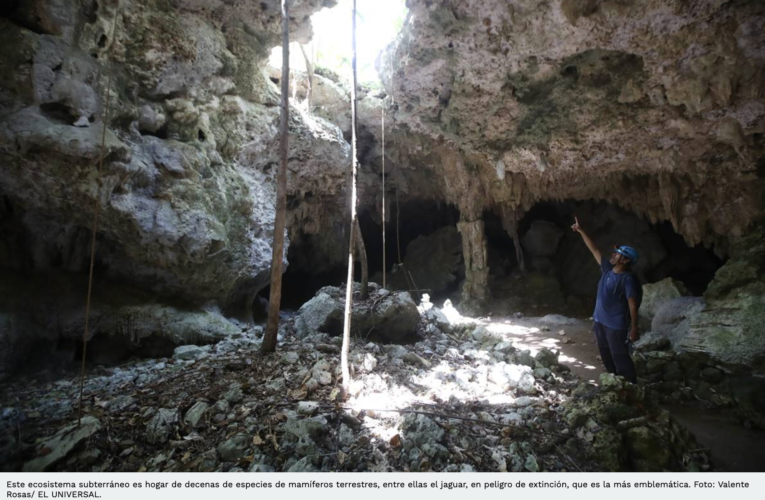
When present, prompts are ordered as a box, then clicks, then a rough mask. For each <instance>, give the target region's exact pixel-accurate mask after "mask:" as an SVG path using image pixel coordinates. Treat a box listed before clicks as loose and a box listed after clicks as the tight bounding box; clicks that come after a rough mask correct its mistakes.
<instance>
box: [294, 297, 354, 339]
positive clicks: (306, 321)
mask: <svg viewBox="0 0 765 500" xmlns="http://www.w3.org/2000/svg"><path fill="white" fill-rule="evenodd" d="M333 295H335V296H336V294H333ZM344 310H345V309H344V306H343V303H341V302H340V301H338V300H337V298H335V297H333V296H330V295H329V294H327V293H325V292H322V291H319V292H318V293H317V294H316V296H314V298H312V299H311V300H309V301H308V302H306V303H305V304H303V305H302V306H301V307H300V310H299V311H298V319H297V328H298V330H297V331H298V336H301V337H305V336H308V335H312V334H314V333H316V332H323V333H329V334H330V335H339V334H341V333H342V328H343V313H344Z"/></svg>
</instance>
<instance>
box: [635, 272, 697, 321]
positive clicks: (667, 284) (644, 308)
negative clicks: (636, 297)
mask: <svg viewBox="0 0 765 500" xmlns="http://www.w3.org/2000/svg"><path fill="white" fill-rule="evenodd" d="M686 295H688V291H687V290H686V289H685V286H683V284H682V283H680V282H679V281H676V280H674V279H672V278H665V279H663V280H661V281H659V282H656V283H648V284H645V285H643V302H642V303H641V305H640V317H641V319H643V320H644V321H645V322H646V323H647V324H649V325H650V324H651V322H652V321H653V318H654V316H656V313H657V312H658V311H659V309H661V307H662V306H663V305H664V304H666V303H667V302H668V301H670V300H672V299H676V298H679V297H683V296H686Z"/></svg>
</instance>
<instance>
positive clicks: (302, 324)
mask: <svg viewBox="0 0 765 500" xmlns="http://www.w3.org/2000/svg"><path fill="white" fill-rule="evenodd" d="M355 287H356V289H358V285H355ZM369 288H370V296H369V299H368V300H366V301H361V300H358V299H357V298H356V297H357V295H356V294H354V306H353V316H352V319H351V328H352V329H353V333H354V334H357V335H359V336H361V337H363V338H368V339H369V340H375V341H384V342H401V341H405V340H407V339H410V338H412V337H414V336H415V335H416V333H417V325H418V324H419V322H420V313H419V311H418V310H417V306H416V304H415V303H414V301H413V300H412V297H411V296H410V295H409V293H408V292H391V291H388V290H385V289H383V288H380V286H379V285H377V284H375V283H370V284H369ZM344 310H345V290H341V289H340V288H337V287H324V288H322V289H321V290H319V291H318V292H317V294H316V296H315V297H314V298H313V299H311V300H310V301H308V302H306V303H305V304H303V306H302V307H301V308H300V310H299V311H298V315H297V318H296V320H295V325H296V330H297V335H298V336H299V337H306V336H308V335H313V334H315V333H318V332H322V333H328V334H330V335H341V334H342V331H343V313H344Z"/></svg>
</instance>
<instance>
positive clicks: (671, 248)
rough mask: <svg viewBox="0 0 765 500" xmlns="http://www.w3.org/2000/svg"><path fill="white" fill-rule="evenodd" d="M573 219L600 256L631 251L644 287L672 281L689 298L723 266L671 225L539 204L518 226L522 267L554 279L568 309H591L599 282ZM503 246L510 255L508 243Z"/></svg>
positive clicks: (591, 208) (593, 207) (572, 204)
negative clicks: (629, 248)
mask: <svg viewBox="0 0 765 500" xmlns="http://www.w3.org/2000/svg"><path fill="white" fill-rule="evenodd" d="M575 217H577V218H578V220H579V223H580V225H581V226H582V228H583V229H584V230H585V231H586V232H587V234H588V235H589V236H590V237H591V238H592V239H593V240H594V241H595V242H596V244H597V245H598V247H599V248H600V250H601V252H603V253H604V254H605V253H606V252H610V250H611V248H613V246H614V245H631V246H633V247H635V248H636V249H637V250H638V251H639V252H640V259H639V260H638V262H637V264H636V265H635V266H634V271H635V273H636V274H637V275H638V277H639V279H640V280H641V282H642V283H643V284H648V283H656V282H659V281H661V280H664V279H666V278H672V279H674V280H676V281H678V282H680V283H681V284H682V285H683V286H684V287H685V289H686V292H687V294H688V295H693V296H700V295H702V294H703V293H704V291H705V290H706V288H707V286H708V285H709V283H710V282H711V281H712V278H713V277H714V275H715V272H716V271H717V269H719V268H720V267H721V266H722V265H723V264H724V262H725V261H724V260H723V259H721V258H719V257H718V256H717V255H716V254H715V253H714V251H713V249H711V248H707V247H704V246H703V245H695V246H690V245H688V244H687V243H686V241H685V239H684V238H683V236H682V235H680V234H678V233H677V232H675V230H674V228H673V227H672V224H671V223H669V222H660V223H657V224H652V223H650V222H648V221H646V220H645V219H643V218H641V217H639V216H638V215H636V214H634V213H631V212H628V211H626V210H623V209H621V208H619V207H617V206H615V205H613V204H611V203H607V202H603V201H584V202H581V201H573V200H566V201H542V202H540V203H537V204H536V205H535V206H534V207H532V208H531V209H530V210H529V211H528V212H527V213H526V214H525V215H524V217H523V218H522V219H521V220H520V222H519V225H518V234H519V235H520V240H521V246H522V247H523V252H524V257H525V261H526V266H527V268H528V271H529V273H530V274H532V275H542V276H548V277H554V279H555V280H556V281H557V283H558V284H559V286H560V290H561V292H562V295H563V296H564V298H565V300H566V303H567V304H568V305H569V306H572V305H582V304H586V305H587V307H588V308H589V307H590V306H591V305H592V304H591V303H593V302H594V298H595V293H594V291H595V290H596V288H597V282H598V280H599V278H600V269H599V268H598V266H597V263H596V262H595V261H594V260H593V259H592V255H591V254H590V252H589V250H588V249H587V247H586V245H585V244H584V242H582V241H581V236H580V235H579V234H577V233H575V232H573V231H571V229H570V227H571V225H572V224H573V222H574V218H575ZM489 234H491V233H490V232H489V231H488V230H487V236H488V235H489ZM501 245H502V248H504V249H505V253H508V254H512V246H511V245H510V244H508V242H507V241H505V242H501Z"/></svg>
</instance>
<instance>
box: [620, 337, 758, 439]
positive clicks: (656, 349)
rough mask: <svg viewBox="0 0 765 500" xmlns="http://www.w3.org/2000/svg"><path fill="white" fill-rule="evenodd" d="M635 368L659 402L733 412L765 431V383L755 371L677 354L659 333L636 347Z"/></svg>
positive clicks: (687, 353) (688, 353)
mask: <svg viewBox="0 0 765 500" xmlns="http://www.w3.org/2000/svg"><path fill="white" fill-rule="evenodd" d="M633 359H634V360H635V368H636V369H637V371H638V376H639V377H640V378H641V379H642V380H644V381H645V385H646V387H647V388H648V389H649V390H650V391H651V392H652V393H654V394H655V398H656V399H661V400H664V401H666V402H668V403H696V404H700V405H702V406H703V407H706V408H724V409H728V410H730V411H732V412H733V413H734V414H735V415H736V417H737V418H739V419H740V420H741V421H742V422H743V423H744V424H745V425H747V426H748V427H751V426H754V427H758V428H760V429H765V380H764V379H763V378H762V377H761V376H757V375H756V374H754V373H753V371H752V369H751V368H748V367H744V366H741V365H731V364H727V363H724V362H722V361H720V360H715V359H713V358H712V357H710V356H708V355H706V354H704V353H700V352H692V351H676V350H673V349H672V347H671V342H670V339H668V338H667V337H666V336H664V335H662V334H659V333H657V332H651V333H648V334H647V335H644V336H643V337H642V338H641V339H640V341H638V342H636V343H635V353H634V355H633Z"/></svg>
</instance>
